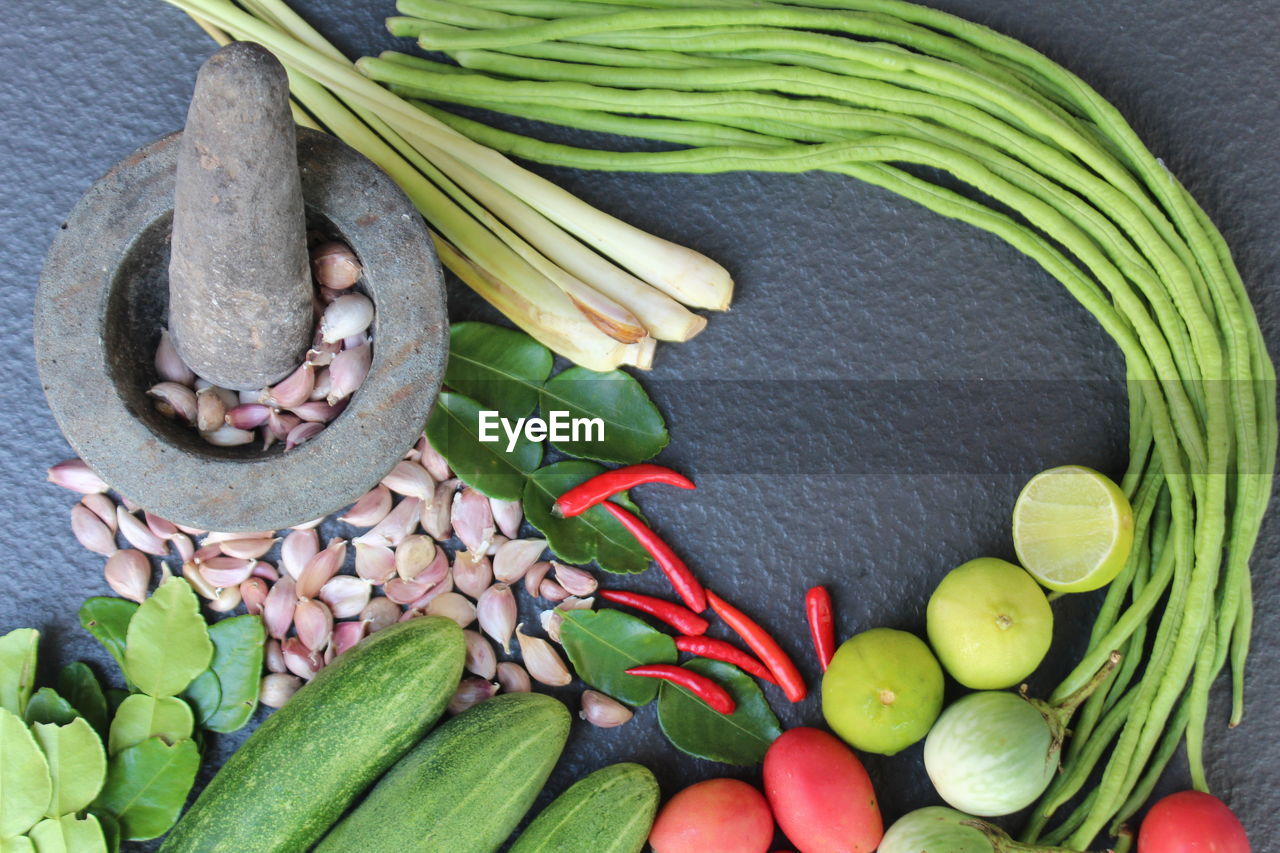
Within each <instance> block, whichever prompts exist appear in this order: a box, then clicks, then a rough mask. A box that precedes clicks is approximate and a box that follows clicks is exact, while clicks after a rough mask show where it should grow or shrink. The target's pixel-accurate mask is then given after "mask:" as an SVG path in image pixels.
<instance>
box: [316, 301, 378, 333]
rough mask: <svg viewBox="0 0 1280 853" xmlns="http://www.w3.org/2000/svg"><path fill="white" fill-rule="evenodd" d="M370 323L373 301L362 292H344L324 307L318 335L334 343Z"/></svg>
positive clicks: (357, 331) (361, 329)
mask: <svg viewBox="0 0 1280 853" xmlns="http://www.w3.org/2000/svg"><path fill="white" fill-rule="evenodd" d="M372 323H373V301H372V300H371V299H369V297H367V296H365V295H364V294H363V293H344V294H343V295H342V296H339V297H338V298H337V299H335V300H333V301H332V302H330V303H329V304H328V305H327V306H326V307H325V309H324V316H323V317H321V318H320V337H321V338H323V339H324V341H325V342H326V343H334V342H336V341H340V340H342V339H344V338H350V337H353V336H354V335H358V334H360V333H361V332H363V331H364V330H365V329H367V328H369V326H370V325H371V324H372Z"/></svg>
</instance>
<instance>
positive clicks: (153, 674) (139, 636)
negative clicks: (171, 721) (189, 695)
mask: <svg viewBox="0 0 1280 853" xmlns="http://www.w3.org/2000/svg"><path fill="white" fill-rule="evenodd" d="M124 657H125V671H126V672H127V673H128V674H129V678H130V679H132V681H133V683H134V684H136V685H138V689H140V690H141V691H142V692H143V693H147V694H150V695H151V696H177V695H178V694H179V693H181V692H182V691H183V689H184V688H185V687H186V686H187V685H188V684H190V683H191V681H192V679H194V678H195V677H196V676H197V675H199V674H200V673H202V672H204V671H205V670H206V669H208V667H209V661H211V660H212V659H213V642H212V641H211V640H210V639H209V626H208V625H206V624H205V621H204V617H203V616H202V615H200V601H199V600H198V599H197V598H196V594H195V592H193V591H192V589H191V585H190V584H188V583H187V582H186V581H185V580H183V579H182V578H170V579H169V580H167V581H165V582H164V583H162V584H161V585H160V588H159V589H157V590H156V591H155V593H154V594H152V596H151V597H150V598H148V599H147V600H146V601H145V602H143V604H142V605H141V606H140V607H139V608H138V612H137V613H136V614H135V615H134V617H133V619H131V620H129V632H128V634H127V635H126V642H125V652H124Z"/></svg>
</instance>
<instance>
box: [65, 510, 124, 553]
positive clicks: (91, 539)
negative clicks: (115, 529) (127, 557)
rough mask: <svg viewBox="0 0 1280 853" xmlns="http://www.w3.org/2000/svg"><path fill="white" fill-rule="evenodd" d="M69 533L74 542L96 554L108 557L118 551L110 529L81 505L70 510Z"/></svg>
mask: <svg viewBox="0 0 1280 853" xmlns="http://www.w3.org/2000/svg"><path fill="white" fill-rule="evenodd" d="M71 532H72V534H74V535H75V537H76V541H78V542H79V543H80V544H81V545H83V546H84V547H86V548H88V549H89V550H90V551H93V552H94V553H96V554H101V555H103V556H104V557H110V556H111V555H112V554H114V553H115V552H116V551H117V550H118V548H117V547H116V537H115V535H114V534H113V533H112V532H111V529H110V528H109V527H107V526H106V525H105V524H103V523H102V519H100V518H98V516H96V515H94V514H93V512H92V511H91V510H90V509H89V508H88V507H86V506H84V505H83V504H76V505H75V506H73V507H72V508H71Z"/></svg>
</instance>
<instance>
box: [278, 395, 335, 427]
mask: <svg viewBox="0 0 1280 853" xmlns="http://www.w3.org/2000/svg"><path fill="white" fill-rule="evenodd" d="M346 408H347V401H346V400H342V401H340V402H339V403H338V404H337V405H334V406H331V405H329V404H328V403H326V402H325V401H324V400H311V401H309V402H306V403H303V404H302V405H301V406H294V407H293V408H292V409H290V410H289V411H290V412H292V413H293V414H295V415H297V416H298V417H300V418H302V420H304V421H306V422H308V423H318V424H327V423H329V421H331V420H333V419H334V418H336V417H337V416H338V415H340V414H342V412H343V410H344V409H346Z"/></svg>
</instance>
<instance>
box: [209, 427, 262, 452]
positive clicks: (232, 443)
mask: <svg viewBox="0 0 1280 853" xmlns="http://www.w3.org/2000/svg"><path fill="white" fill-rule="evenodd" d="M200 437H201V438H203V439H204V440H205V441H207V442H209V443H210V444H212V445H214V446H215V447H240V446H241V445H245V444H252V443H253V440H254V438H255V436H254V434H253V433H252V432H251V431H250V430H247V429H236V428H235V427H233V426H229V425H227V424H223V425H222V426H220V427H218V428H217V429H215V430H212V431H210V432H202V433H200Z"/></svg>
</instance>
